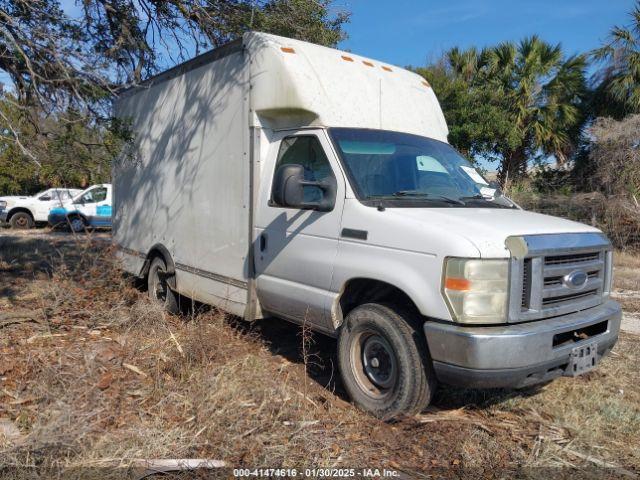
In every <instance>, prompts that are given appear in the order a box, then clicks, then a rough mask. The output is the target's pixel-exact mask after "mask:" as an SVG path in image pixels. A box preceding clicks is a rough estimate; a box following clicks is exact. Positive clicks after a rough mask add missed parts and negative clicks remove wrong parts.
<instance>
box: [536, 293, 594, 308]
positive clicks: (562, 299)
mask: <svg viewBox="0 0 640 480" xmlns="http://www.w3.org/2000/svg"><path fill="white" fill-rule="evenodd" d="M597 293H598V290H588V291H586V292H578V293H570V294H568V295H560V296H559V297H552V298H543V299H542V306H543V307H547V306H549V305H558V304H561V303H564V302H567V301H569V300H577V299H580V298H586V297H590V296H592V295H597Z"/></svg>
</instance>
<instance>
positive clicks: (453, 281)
mask: <svg viewBox="0 0 640 480" xmlns="http://www.w3.org/2000/svg"><path fill="white" fill-rule="evenodd" d="M444 287H445V288H446V289H447V290H457V291H459V292H466V291H467V290H471V282H470V281H469V280H467V279H466V278H447V279H446V280H445V281H444Z"/></svg>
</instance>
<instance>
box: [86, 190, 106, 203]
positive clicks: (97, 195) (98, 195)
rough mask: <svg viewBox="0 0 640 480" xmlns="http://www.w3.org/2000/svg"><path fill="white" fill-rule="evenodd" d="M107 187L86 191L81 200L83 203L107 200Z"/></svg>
mask: <svg viewBox="0 0 640 480" xmlns="http://www.w3.org/2000/svg"><path fill="white" fill-rule="evenodd" d="M106 198H107V189H106V188H94V189H93V190H89V191H88V192H87V193H85V194H84V195H83V196H82V198H81V199H80V201H81V202H82V203H98V202H102V201H104V200H106Z"/></svg>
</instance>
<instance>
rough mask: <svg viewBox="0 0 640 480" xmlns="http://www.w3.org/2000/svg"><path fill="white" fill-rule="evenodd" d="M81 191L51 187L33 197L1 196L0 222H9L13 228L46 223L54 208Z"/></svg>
mask: <svg viewBox="0 0 640 480" xmlns="http://www.w3.org/2000/svg"><path fill="white" fill-rule="evenodd" d="M81 191H82V190H78V189H76V188H50V189H49V190H45V191H43V192H40V193H37V194H36V195H33V196H31V197H29V196H12V197H0V222H8V223H9V225H11V227H12V228H32V227H33V226H34V225H36V223H46V222H47V220H48V217H49V211H50V210H51V209H52V208H54V207H57V206H60V205H62V204H63V203H64V202H66V201H68V200H70V199H71V198H73V197H74V196H76V195H77V194H78V193H80V192H81Z"/></svg>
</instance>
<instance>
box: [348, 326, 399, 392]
mask: <svg viewBox="0 0 640 480" xmlns="http://www.w3.org/2000/svg"><path fill="white" fill-rule="evenodd" d="M350 356H351V368H352V372H353V374H354V377H355V379H356V382H357V383H358V386H359V387H360V388H361V389H362V391H364V392H365V393H366V394H367V395H369V396H370V397H373V398H375V399H384V398H386V397H388V396H389V395H391V393H392V392H393V390H394V388H395V386H396V383H397V381H398V361H397V359H396V356H395V353H394V351H393V348H392V347H391V345H390V344H389V342H388V341H387V340H386V339H385V338H384V337H383V336H381V335H380V334H379V333H377V332H375V331H372V330H367V331H364V332H361V333H358V334H357V335H356V337H355V338H354V340H353V342H352V344H351V352H350Z"/></svg>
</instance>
